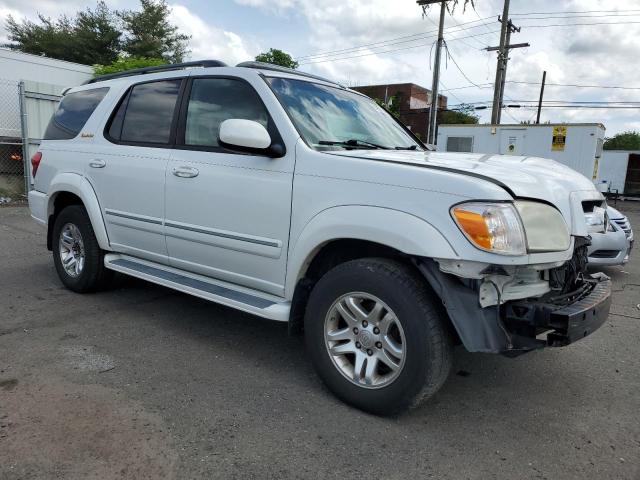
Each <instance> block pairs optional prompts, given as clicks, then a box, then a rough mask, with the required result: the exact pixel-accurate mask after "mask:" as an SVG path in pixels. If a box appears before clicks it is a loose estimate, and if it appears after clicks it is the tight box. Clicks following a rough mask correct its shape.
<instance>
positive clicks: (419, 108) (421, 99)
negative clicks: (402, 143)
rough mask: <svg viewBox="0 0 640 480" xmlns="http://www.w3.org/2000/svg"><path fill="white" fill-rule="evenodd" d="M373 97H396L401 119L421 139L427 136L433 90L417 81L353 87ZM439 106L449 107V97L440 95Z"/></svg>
mask: <svg viewBox="0 0 640 480" xmlns="http://www.w3.org/2000/svg"><path fill="white" fill-rule="evenodd" d="M352 88H353V90H357V91H358V92H360V93H364V94H365V95H367V96H369V97H371V98H377V99H380V100H383V101H384V100H385V98H386V99H387V100H388V99H390V98H392V97H395V101H397V102H400V106H399V109H398V111H399V113H400V121H401V122H402V123H404V124H405V125H406V126H407V127H409V128H410V129H411V131H412V132H413V133H415V134H417V135H418V136H419V137H420V138H421V139H425V138H427V124H428V122H429V106H430V105H431V90H428V89H426V88H424V87H421V86H420V85H416V84H415V83H391V84H388V85H364V86H361V87H352ZM438 108H439V109H446V108H447V97H445V96H443V95H438Z"/></svg>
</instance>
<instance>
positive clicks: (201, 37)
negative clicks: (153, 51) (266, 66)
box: [170, 5, 257, 65]
mask: <svg viewBox="0 0 640 480" xmlns="http://www.w3.org/2000/svg"><path fill="white" fill-rule="evenodd" d="M170 21H171V22H172V23H173V24H175V25H177V26H178V27H179V28H180V32H181V33H185V34H187V35H191V41H190V43H189V48H190V50H191V54H190V57H191V58H192V59H193V60H202V59H216V60H222V61H224V62H226V63H228V64H229V65H235V64H237V63H239V62H242V61H245V60H253V58H254V57H255V55H256V53H254V52H256V51H257V48H256V46H254V45H248V44H247V42H246V41H245V40H243V39H242V38H241V37H240V36H239V35H237V34H236V33H234V32H229V31H226V30H223V29H221V28H217V27H215V26H213V25H211V23H210V22H205V21H204V20H202V18H200V17H199V16H198V15H196V14H194V13H193V12H191V11H190V10H189V9H188V8H187V7H185V6H183V5H172V6H171V16H170ZM250 52H251V53H250Z"/></svg>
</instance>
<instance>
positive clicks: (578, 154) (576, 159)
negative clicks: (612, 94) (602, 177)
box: [437, 123, 605, 182]
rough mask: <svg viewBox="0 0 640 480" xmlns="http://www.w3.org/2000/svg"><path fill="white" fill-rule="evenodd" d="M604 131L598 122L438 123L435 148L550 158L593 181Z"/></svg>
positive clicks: (596, 174)
mask: <svg viewBox="0 0 640 480" xmlns="http://www.w3.org/2000/svg"><path fill="white" fill-rule="evenodd" d="M604 134H605V128H604V125H602V124H601V123H562V124H560V123H557V124H556V123H546V124H541V125H527V124H513V125H440V126H439V127H438V144H437V149H438V150H442V151H447V152H472V153H492V154H495V153H498V154H503V155H524V156H532V157H543V158H551V159H553V160H556V161H558V162H560V163H562V164H564V165H567V166H568V167H571V168H572V169H574V170H576V171H578V172H580V173H582V174H583V175H584V176H586V177H587V178H590V179H592V180H593V181H594V182H595V181H597V179H598V171H599V164H600V159H601V158H602V146H603V144H604Z"/></svg>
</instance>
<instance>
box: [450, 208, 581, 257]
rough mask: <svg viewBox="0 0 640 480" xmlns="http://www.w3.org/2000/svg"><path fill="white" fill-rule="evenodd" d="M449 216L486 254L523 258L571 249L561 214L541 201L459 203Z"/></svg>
mask: <svg viewBox="0 0 640 480" xmlns="http://www.w3.org/2000/svg"><path fill="white" fill-rule="evenodd" d="M451 215H452V216H453V218H454V220H455V221H456V223H457V224H458V227H460V230H462V232H463V233H464V234H465V236H466V237H467V238H468V239H469V241H470V242H471V243H472V244H473V245H474V246H476V247H477V248H480V249H481V250H486V251H488V252H492V253H498V254H501V255H525V254H526V253H527V252H532V253H535V252H557V251H564V250H567V249H568V248H569V247H570V246H571V237H570V236H569V230H568V229H567V224H566V223H565V221H564V218H563V217H562V214H561V213H560V212H559V211H558V210H556V209H555V208H553V207H552V206H550V205H547V204H544V203H541V202H532V201H527V200H522V201H516V202H514V203H480V202H470V203H463V204H460V205H456V206H455V207H453V208H452V209H451Z"/></svg>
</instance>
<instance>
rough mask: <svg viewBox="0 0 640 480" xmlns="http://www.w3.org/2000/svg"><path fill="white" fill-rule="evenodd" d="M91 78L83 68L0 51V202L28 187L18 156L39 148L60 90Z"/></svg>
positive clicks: (20, 158)
mask: <svg viewBox="0 0 640 480" xmlns="http://www.w3.org/2000/svg"><path fill="white" fill-rule="evenodd" d="M92 76H93V69H92V68H91V67H89V66H87V65H80V64H77V63H72V62H65V61H62V60H54V59H51V58H46V57H40V56H38V55H30V54H26V53H21V52H15V51H13V50H7V49H0V197H2V198H3V197H5V196H11V197H16V196H19V195H20V194H21V193H23V192H24V190H25V189H26V188H28V177H27V178H25V175H26V174H28V171H26V170H25V168H24V161H23V157H26V158H30V155H31V154H32V153H33V152H34V151H35V149H36V148H37V145H38V144H39V143H40V139H41V138H42V134H43V133H44V130H45V128H46V126H47V124H48V123H49V119H50V118H51V115H52V114H53V112H54V110H55V107H56V105H57V103H58V100H59V98H60V94H61V93H62V91H63V90H64V89H65V88H67V87H72V86H75V85H79V84H82V83H84V82H85V81H87V80H89V79H90V78H91V77H92ZM21 99H22V100H21ZM24 150H27V152H26V154H25V152H24Z"/></svg>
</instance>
